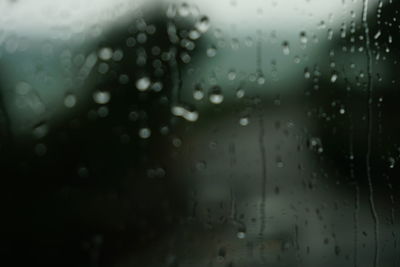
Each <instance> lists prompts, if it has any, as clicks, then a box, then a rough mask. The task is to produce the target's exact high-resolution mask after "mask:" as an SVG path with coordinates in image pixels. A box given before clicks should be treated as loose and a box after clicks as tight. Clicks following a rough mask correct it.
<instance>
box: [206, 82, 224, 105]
mask: <svg viewBox="0 0 400 267" xmlns="http://www.w3.org/2000/svg"><path fill="white" fill-rule="evenodd" d="M209 99H210V102H211V103H213V104H221V103H222V102H223V101H224V96H223V94H222V90H221V88H220V87H219V86H214V87H213V88H212V90H211V92H210V95H209Z"/></svg>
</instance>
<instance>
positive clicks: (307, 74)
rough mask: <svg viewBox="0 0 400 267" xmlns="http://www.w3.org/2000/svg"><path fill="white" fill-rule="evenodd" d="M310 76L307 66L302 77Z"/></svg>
mask: <svg viewBox="0 0 400 267" xmlns="http://www.w3.org/2000/svg"><path fill="white" fill-rule="evenodd" d="M310 77H311V73H310V71H309V70H308V68H305V69H304V78H306V79H309V78H310Z"/></svg>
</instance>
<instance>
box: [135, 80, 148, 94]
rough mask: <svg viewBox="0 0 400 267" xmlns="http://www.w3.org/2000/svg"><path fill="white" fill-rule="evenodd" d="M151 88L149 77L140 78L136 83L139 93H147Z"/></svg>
mask: <svg viewBox="0 0 400 267" xmlns="http://www.w3.org/2000/svg"><path fill="white" fill-rule="evenodd" d="M149 87H150V79H149V78H147V77H143V78H140V79H138V80H137V81H136V88H137V89H138V90H139V91H146V90H147V89H148V88H149Z"/></svg>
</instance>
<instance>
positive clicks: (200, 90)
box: [193, 85, 204, 100]
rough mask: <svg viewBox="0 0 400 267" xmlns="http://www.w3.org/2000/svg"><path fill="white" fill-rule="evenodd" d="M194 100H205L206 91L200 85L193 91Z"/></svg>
mask: <svg viewBox="0 0 400 267" xmlns="http://www.w3.org/2000/svg"><path fill="white" fill-rule="evenodd" d="M193 98H194V99H196V100H202V99H203V98H204V91H203V88H202V87H201V86H200V85H196V87H195V88H194V91H193Z"/></svg>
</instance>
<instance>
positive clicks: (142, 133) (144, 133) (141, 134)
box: [139, 128, 151, 139]
mask: <svg viewBox="0 0 400 267" xmlns="http://www.w3.org/2000/svg"><path fill="white" fill-rule="evenodd" d="M150 136H151V130H150V129H149V128H141V129H139V137H140V138H143V139H147V138H149V137H150Z"/></svg>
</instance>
